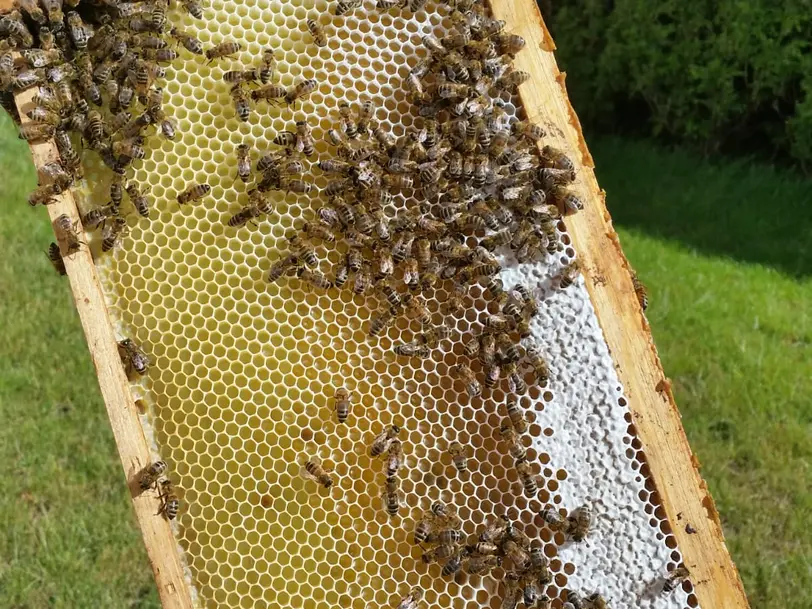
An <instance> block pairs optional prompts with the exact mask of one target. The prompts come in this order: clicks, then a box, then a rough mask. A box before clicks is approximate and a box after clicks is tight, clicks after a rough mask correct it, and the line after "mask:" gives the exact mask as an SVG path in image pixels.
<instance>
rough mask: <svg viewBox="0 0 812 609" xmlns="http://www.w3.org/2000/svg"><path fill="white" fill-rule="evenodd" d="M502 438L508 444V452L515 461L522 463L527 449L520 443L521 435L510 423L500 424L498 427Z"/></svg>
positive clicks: (525, 459)
mask: <svg viewBox="0 0 812 609" xmlns="http://www.w3.org/2000/svg"><path fill="white" fill-rule="evenodd" d="M499 433H500V434H501V436H502V439H503V440H504V441H505V442H507V444H508V453H509V454H510V456H511V457H513V459H514V460H515V461H516V463H522V462H524V461H527V449H526V448H525V447H524V445H523V444H522V440H521V437H520V436H519V434H518V433H517V432H516V430H515V429H514V428H513V427H512V426H510V425H502V427H501V428H500V429H499Z"/></svg>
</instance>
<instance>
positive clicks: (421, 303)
mask: <svg viewBox="0 0 812 609" xmlns="http://www.w3.org/2000/svg"><path fill="white" fill-rule="evenodd" d="M406 316H407V317H408V318H409V319H415V320H417V321H418V322H420V323H421V324H422V325H424V326H425V325H427V324H429V323H431V312H430V311H429V310H428V307H426V302H425V300H424V299H423V297H422V296H415V297H413V298H409V299H408V300H407V302H406Z"/></svg>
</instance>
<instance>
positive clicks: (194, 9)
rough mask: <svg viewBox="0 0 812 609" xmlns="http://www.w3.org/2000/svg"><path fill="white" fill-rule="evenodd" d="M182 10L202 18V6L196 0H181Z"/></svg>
mask: <svg viewBox="0 0 812 609" xmlns="http://www.w3.org/2000/svg"><path fill="white" fill-rule="evenodd" d="M181 6H183V8H184V10H185V11H186V12H187V13H189V14H190V15H191V16H192V17H195V18H196V19H203V7H202V6H201V5H200V4H199V3H198V2H197V0H181Z"/></svg>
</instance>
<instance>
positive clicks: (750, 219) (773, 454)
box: [0, 116, 812, 609]
mask: <svg viewBox="0 0 812 609" xmlns="http://www.w3.org/2000/svg"><path fill="white" fill-rule="evenodd" d="M593 153H594V154H595V157H596V161H597V164H598V167H599V168H600V169H599V172H598V173H599V178H600V180H601V183H602V185H603V186H604V188H606V189H607V191H609V205H610V209H611V211H612V213H613V215H614V217H615V220H616V222H617V224H618V225H620V226H621V229H620V233H621V238H622V242H623V245H624V248H625V251H626V253H627V255H628V256H629V258H630V259H631V260H632V262H633V263H634V264H635V266H636V267H637V269H638V271H639V272H640V275H641V277H642V278H643V280H644V281H646V283H647V284H648V286H649V290H650V295H651V301H652V304H651V308H650V310H649V318H650V320H651V323H652V326H653V328H654V334H655V338H656V339H657V344H658V346H659V348H660V354H661V356H662V358H663V362H664V365H665V369H666V372H667V373H668V374H669V376H670V377H671V378H672V379H673V380H674V381H675V389H676V394H677V400H678V403H679V405H680V408H681V411H682V413H683V421H684V424H685V426H686V429H687V431H688V435H689V438H690V440H691V443H692V446H693V448H694V450H695V451H696V453H697V454H698V456H699V458H700V460H701V461H702V463H703V465H704V468H703V474H704V476H705V477H706V479H707V480H708V483H709V485H710V488H711V491H712V493H713V495H714V497H715V499H716V501H717V504H718V507H719V510H720V512H721V515H722V519H723V523H724V527H725V533H726V535H727V541H728V544H729V547H730V549H731V552H732V554H733V557H734V560H736V562H737V564H738V567H739V570H740V571H741V573H742V576H743V578H744V580H745V587H746V589H747V592H748V594H749V596H750V600H751V603H752V606H753V608H754V609H808V608H809V607H812V572H811V570H810V566H809V565H810V564H812V526H810V525H812V493H811V492H810V489H812V472H811V471H810V469H809V463H810V458H812V441H811V440H812V437H811V436H812V425H810V422H811V420H812V407H810V406H809V403H810V401H809V397H808V396H810V395H812V321H810V317H809V316H810V314H812V309H810V307H809V305H808V303H810V302H812V284H811V283H810V281H809V280H808V279H807V278H806V277H807V276H808V275H809V273H810V270H812V266H811V265H810V258H809V256H810V253H809V251H808V250H807V249H805V248H808V247H809V243H810V241H809V240H808V239H806V238H805V237H806V236H807V232H808V231H809V228H808V227H809V226H810V224H809V223H808V222H806V221H805V220H804V218H807V219H808V218H809V217H810V214H812V208H810V210H807V211H808V213H807V214H806V215H804V210H803V209H794V208H793V206H796V205H797V204H796V201H808V200H810V197H809V195H810V194H812V183H808V182H807V183H804V182H797V181H794V180H792V179H791V178H788V177H785V176H782V175H780V174H777V173H774V172H773V171H771V170H766V169H756V170H751V169H747V168H745V167H744V166H741V165H720V166H718V167H708V166H706V165H703V164H701V163H700V162H699V161H697V160H695V159H693V158H692V157H691V156H689V155H687V154H683V153H679V152H666V151H662V150H658V149H656V148H653V147H652V146H651V145H650V144H647V143H636V142H623V141H620V140H612V139H604V140H599V141H598V142H596V143H594V144H593ZM0 183H2V184H3V189H2V192H3V193H4V197H3V201H2V203H3V206H2V212H0V250H1V251H3V252H4V253H5V255H4V256H3V257H2V258H0V320H2V322H3V327H4V336H3V340H2V341H0V420H2V421H3V422H4V425H2V426H0V516H2V518H3V525H4V526H3V527H2V531H3V534H0V607H4V608H5V607H9V608H13V609H22V608H26V609H39V608H41V607H57V608H62V607H64V608H75V607H101V608H105V607H110V608H122V607H138V608H146V607H157V606H158V602H157V595H156V593H155V590H154V585H153V583H152V576H151V574H150V572H149V568H148V565H147V560H146V555H145V552H144V550H143V548H142V546H141V542H140V540H139V535H138V533H137V531H136V529H135V523H134V519H133V516H132V513H131V509H130V507H129V501H128V498H127V492H126V488H125V487H124V485H123V484H122V480H121V469H120V465H119V463H118V461H117V457H116V453H115V447H114V444H113V439H112V434H111V432H110V430H109V428H108V425H107V420H106V415H105V413H104V408H103V405H102V403H101V399H100V397H99V392H98V389H97V385H96V380H95V376H94V374H93V367H92V364H91V362H90V359H89V356H88V353H87V349H86V346H85V344H84V339H83V337H82V333H81V328H80V325H79V320H78V318H77V315H76V313H75V311H74V309H73V306H72V303H71V299H70V295H69V290H68V285H67V282H66V281H65V279H64V278H60V277H57V276H56V274H55V273H54V272H53V271H52V269H51V268H50V266H49V263H48V261H47V259H46V257H45V255H44V254H43V251H44V249H45V247H46V246H47V244H48V242H50V241H51V232H50V227H49V226H48V223H47V219H46V215H45V214H44V213H43V212H42V210H36V211H32V210H31V209H29V208H28V206H27V205H25V203H24V200H25V195H26V193H27V192H28V190H29V189H30V188H31V187H32V186H33V185H34V183H35V175H34V171H33V170H32V168H31V167H30V160H29V156H28V153H27V149H26V146H25V145H24V144H23V143H22V142H21V141H19V140H17V139H16V138H15V137H14V135H13V129H12V127H11V124H10V121H8V119H7V118H6V117H5V116H3V117H2V118H0ZM700 186H701V187H700ZM775 201H778V202H780V203H782V205H777V204H775V203H774V202H775ZM796 213H797V214H798V216H797V220H796V217H795V216H793V214H796ZM723 222H726V224H723ZM706 609H712V608H706Z"/></svg>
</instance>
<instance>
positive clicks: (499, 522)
mask: <svg viewBox="0 0 812 609" xmlns="http://www.w3.org/2000/svg"><path fill="white" fill-rule="evenodd" d="M510 527H511V523H510V520H508V518H507V516H499V517H498V518H497V519H495V520H494V521H493V522H491V523H490V524H488V525H487V526H486V527H485V528H484V529H483V530H482V532H481V533H480V534H479V542H480V543H485V544H500V543H502V540H503V539H504V538H505V535H506V534H507V531H508V529H509V528H510Z"/></svg>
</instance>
